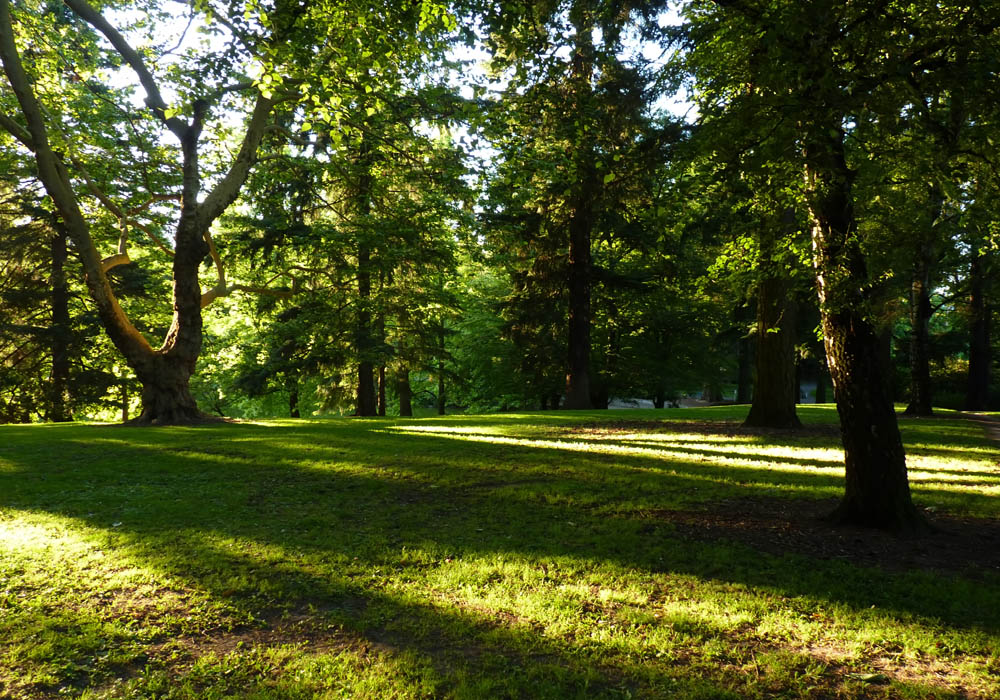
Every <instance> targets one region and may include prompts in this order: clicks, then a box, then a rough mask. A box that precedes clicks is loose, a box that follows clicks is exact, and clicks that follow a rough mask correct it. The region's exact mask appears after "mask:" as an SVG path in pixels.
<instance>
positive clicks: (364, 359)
mask: <svg viewBox="0 0 1000 700" xmlns="http://www.w3.org/2000/svg"><path fill="white" fill-rule="evenodd" d="M358 167H359V168H360V169H361V174H360V177H359V178H358V191H357V215H358V221H357V222H356V229H357V231H358V314H357V319H356V322H357V325H356V327H355V343H356V349H357V353H358V402H357V414H358V415H359V416H374V415H376V413H377V412H378V407H377V402H376V397H375V378H374V373H375V364H374V363H373V362H372V354H373V350H374V348H373V342H372V312H371V298H372V273H371V256H372V250H371V247H370V246H369V244H368V242H367V239H368V218H369V215H370V214H371V190H372V170H371V147H370V146H369V144H368V141H367V140H366V139H365V138H364V137H363V138H362V140H361V146H360V151H359V155H358Z"/></svg>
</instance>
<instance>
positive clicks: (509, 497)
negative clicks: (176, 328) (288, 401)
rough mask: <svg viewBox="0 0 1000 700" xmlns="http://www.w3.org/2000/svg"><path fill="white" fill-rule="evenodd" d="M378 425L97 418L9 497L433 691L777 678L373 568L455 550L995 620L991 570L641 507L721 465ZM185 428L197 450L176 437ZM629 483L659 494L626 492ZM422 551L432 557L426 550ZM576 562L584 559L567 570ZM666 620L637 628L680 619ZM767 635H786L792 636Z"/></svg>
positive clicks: (898, 611)
mask: <svg viewBox="0 0 1000 700" xmlns="http://www.w3.org/2000/svg"><path fill="white" fill-rule="evenodd" d="M379 427H380V426H377V425H373V426H372V427H371V429H366V430H359V428H358V426H357V424H351V425H350V427H349V429H348V428H346V427H343V428H342V427H341V426H337V425H333V426H332V427H328V428H327V429H325V430H324V429H322V428H316V427H314V428H313V429H306V430H304V429H294V430H284V429H281V428H279V429H275V430H278V431H280V434H281V436H282V437H283V438H285V440H286V442H284V443H278V442H277V441H276V440H275V439H274V435H275V434H274V432H273V430H269V429H266V428H257V427H254V426H226V427H221V428H213V429H211V430H210V431H205V429H198V430H196V431H195V432H191V431H172V432H173V435H172V436H171V435H170V434H169V433H166V432H156V431H147V432H142V433H140V432H139V431H136V432H135V433H131V432H130V434H129V436H128V437H127V438H119V437H118V435H114V434H111V433H108V432H105V431H102V430H95V431H94V433H93V435H92V436H88V439H87V440H85V441H80V440H78V439H76V438H74V439H71V440H67V441H64V442H62V443H60V444H58V445H50V446H49V447H50V450H51V449H55V450H57V451H62V452H63V457H62V458H59V459H34V458H28V459H25V458H22V460H21V461H20V462H12V464H13V469H8V470H6V471H2V472H0V505H3V506H6V507H10V508H14V509H19V510H22V511H40V512H47V513H58V514H61V515H63V516H65V517H68V518H71V519H74V520H77V521H79V522H81V523H84V524H87V525H89V526H91V527H93V528H98V529H100V528H106V529H107V530H106V532H107V537H108V542H109V543H110V544H111V545H112V546H113V547H114V548H115V549H116V550H118V551H120V552H123V553H124V554H125V555H126V556H127V557H131V558H135V559H138V560H140V561H143V562H145V563H146V564H148V565H149V566H152V567H154V568H156V569H158V570H161V571H163V572H166V573H168V574H170V575H171V576H175V577H177V578H179V579H181V580H184V581H186V582H188V583H189V585H191V586H194V587H196V588H198V589H199V590H201V591H204V592H205V593H206V594H207V595H208V596H209V597H210V598H211V599H212V600H216V601H223V602H224V605H225V606H226V607H227V608H230V609H231V610H232V612H233V618H234V619H253V620H256V621H257V623H255V624H259V625H263V627H264V628H266V629H279V628H280V627H281V624H282V623H281V620H283V619H284V618H285V617H286V616H292V617H294V616H303V615H305V616H308V617H310V618H312V617H315V618H316V619H318V620H320V621H321V622H326V623H330V624H335V625H339V626H340V628H341V629H342V630H346V631H347V633H348V636H351V638H352V639H355V640H356V639H360V638H363V639H365V640H368V641H369V642H373V643H376V644H377V645H380V646H382V647H384V648H386V649H389V650H391V652H392V653H393V654H401V653H403V652H408V653H414V654H416V655H417V656H419V657H420V658H421V659H424V660H425V661H426V662H427V663H428V664H429V668H430V669H431V670H430V671H428V673H431V675H432V676H433V683H434V684H436V685H435V688H436V689H435V694H438V695H456V696H461V695H466V696H469V697H474V696H475V694H476V693H477V692H480V693H481V692H483V691H484V690H486V691H489V692H486V695H494V696H496V695H497V694H508V695H512V696H518V695H520V696H532V697H541V696H543V693H540V692H533V691H537V690H539V689H542V690H544V691H545V694H548V695H550V696H551V697H574V696H587V697H595V696H602V695H604V696H612V695H615V694H616V693H621V692H624V691H636V692H638V694H641V695H658V694H664V693H667V692H674V691H676V692H677V694H678V695H680V696H689V697H693V696H696V695H697V694H698V693H699V692H700V693H702V694H703V695H704V696H706V697H721V696H723V695H724V693H725V692H734V693H736V695H744V694H745V693H746V692H748V691H750V690H753V692H754V694H757V693H759V692H760V689H759V688H756V687H755V686H753V685H752V684H751V685H746V684H747V683H748V681H744V680H740V675H739V664H740V663H742V662H743V661H744V660H745V659H744V658H743V657H741V656H739V654H737V653H736V652H734V653H733V655H732V656H731V658H728V659H725V658H724V659H722V660H721V661H719V663H718V664H717V665H715V666H713V664H711V663H706V662H705V659H702V658H700V657H698V654H697V653H695V652H694V651H692V652H691V656H690V658H674V659H666V660H664V659H656V658H655V656H652V655H653V654H654V653H655V646H649V647H643V648H644V649H646V651H645V652H643V653H647V652H648V653H649V654H650V655H651V656H650V657H649V658H647V657H645V656H642V657H640V658H632V657H630V656H629V655H628V654H625V655H623V654H621V653H619V652H617V651H616V644H617V643H616V642H615V641H614V637H613V635H612V636H611V637H609V638H608V639H606V640H603V641H594V640H593V639H576V638H561V637H559V636H558V635H556V636H552V635H548V634H542V632H541V631H540V630H539V629H537V628H536V626H535V624H534V623H532V621H531V619H530V617H529V618H525V619H523V620H522V619H518V618H517V615H516V612H515V613H511V612H508V613H506V616H505V615H498V614H497V612H496V611H493V612H490V611H488V610H487V612H481V611H477V610H475V609H470V608H468V607H467V606H466V605H462V604H457V605H451V604H448V603H447V602H443V603H440V604H435V603H431V602H428V600H429V599H432V598H433V595H430V593H429V598H426V597H425V598H422V599H415V598H414V597H413V594H412V593H406V592H396V593H393V592H392V591H389V590H386V589H385V588H384V586H385V585H386V581H387V580H389V578H390V577H388V576H384V577H382V576H379V575H377V574H375V575H373V574H372V572H373V571H375V572H378V571H379V570H391V572H392V576H393V577H399V576H402V577H404V578H405V577H406V576H407V574H408V572H412V575H413V577H414V578H416V577H418V576H423V575H426V572H428V571H432V572H434V573H435V577H434V579H433V586H435V587H436V590H438V594H439V595H442V594H443V595H446V591H447V589H448V585H450V584H449V583H448V582H449V581H450V580H451V578H450V574H449V568H452V567H453V565H454V566H455V567H457V566H459V565H461V563H462V561H463V559H466V558H468V559H475V560H484V559H487V558H490V557H500V558H503V557H509V558H512V559H515V560H518V561H521V562H528V563H529V564H531V565H537V566H543V567H545V568H546V573H545V575H544V576H542V577H541V578H536V579H535V580H534V585H536V586H538V587H540V588H541V589H542V590H544V591H548V592H549V593H551V595H552V596H559V595H564V592H562V589H561V586H565V585H572V584H575V583H577V582H578V581H579V580H580V579H581V577H582V578H583V579H586V574H585V573H581V572H586V571H588V570H593V571H594V572H595V573H594V575H595V576H597V577H598V578H599V577H600V575H603V573H605V572H607V571H608V570H609V569H608V567H611V569H613V570H615V571H620V570H629V571H631V572H634V575H635V576H638V577H639V578H640V579H641V580H643V581H645V582H646V583H647V584H648V585H650V586H652V587H655V586H657V585H664V584H663V583H659V582H669V581H670V580H672V577H674V576H676V575H681V576H694V577H697V578H698V579H701V580H703V581H714V582H717V583H718V584H719V585H722V586H723V587H726V586H733V585H735V586H738V587H745V586H749V587H752V588H754V589H761V590H766V591H780V592H781V593H782V594H783V595H786V596H794V597H796V598H798V599H800V604H801V605H803V606H807V607H808V606H816V607H822V606H823V605H824V604H826V603H827V602H829V603H835V604H840V605H846V606H849V607H850V608H852V609H853V610H855V611H856V612H857V614H859V615H861V616H869V615H870V616H872V619H878V616H888V617H890V618H893V619H900V620H903V621H905V622H909V623H913V624H915V625H918V626H919V625H930V626H933V625H936V624H938V621H939V620H940V621H943V622H944V623H945V624H947V625H950V626H952V627H956V628H967V629H970V630H981V631H983V632H985V633H988V634H994V635H995V634H996V633H997V631H998V630H1000V606H998V605H997V599H998V596H1000V591H998V584H997V579H996V578H992V579H987V580H986V581H985V582H984V580H982V579H981V578H978V577H977V578H976V579H968V578H965V577H963V576H958V575H950V576H937V575H934V574H930V573H923V572H919V571H918V572H912V571H911V572H900V571H887V570H883V569H879V568H875V567H872V568H858V567H856V566H854V565H852V564H851V563H850V562H844V561H837V560H832V561H828V560H825V559H824V558H823V556H822V554H821V553H813V554H814V555H815V556H808V557H803V555H802V554H799V555H798V556H797V557H795V556H793V557H788V556H782V555H780V554H778V553H775V554H774V555H769V554H767V553H766V552H767V550H766V549H764V550H763V551H764V552H765V553H764V554H762V553H761V552H762V550H761V548H758V547H754V546H753V544H752V543H751V544H749V545H748V544H743V543H740V542H739V541H738V540H739V538H729V537H725V536H721V540H722V541H720V540H719V539H716V538H711V537H710V538H698V539H696V538H694V537H693V536H692V533H691V532H690V531H689V530H685V528H684V526H683V523H678V522H670V521H668V520H667V519H665V518H663V517H662V515H661V514H657V513H655V512H650V511H649V509H648V507H647V505H646V504H648V503H649V502H651V501H655V500H656V495H657V494H658V493H667V492H684V491H688V490H690V489H693V488H697V487H698V486H700V485H702V484H703V483H704V482H703V480H702V479H701V478H699V477H703V474H702V473H701V472H703V471H704V469H705V467H704V466H694V467H692V466H691V465H685V464H683V463H682V462H680V461H677V462H670V463H669V464H663V462H664V461H665V460H656V459H650V458H647V457H642V458H638V457H632V456H628V455H612V456H611V457H612V461H609V459H606V457H608V456H607V455H602V456H601V457H600V458H595V457H593V456H589V455H586V454H582V453H579V452H570V451H567V450H560V449H558V448H546V450H550V451H551V459H552V460H553V461H554V462H555V463H556V464H557V465H558V463H559V462H564V463H565V464H566V465H567V466H566V467H565V468H557V469H555V470H553V464H552V463H551V462H549V461H547V460H546V461H543V462H542V463H541V464H540V465H539V466H538V467H536V468H533V469H524V468H519V466H518V465H521V464H532V463H536V462H538V452H539V448H537V447H528V446H517V445H503V446H500V447H498V446H490V445H488V444H476V445H463V446H462V448H461V450H458V451H456V450H455V441H454V439H453V438H448V437H445V436H442V435H435V434H423V435H419V436H414V435H398V434H396V435H393V434H390V433H386V432H385V431H382V432H379V433H378V434H376V435H371V434H368V435H366V434H365V433H366V431H367V432H370V430H374V429H376V428H379ZM178 438H180V439H181V443H180V445H181V446H179V447H177V448H170V444H171V440H178ZM41 453H44V451H40V454H41ZM442 456H445V457H446V458H447V460H448V462H447V463H442V461H441V460H442ZM6 458H7V459H8V460H10V455H7V456H6ZM483 460H486V461H485V462H484V461H483ZM303 465H310V466H303ZM715 469H718V470H720V471H725V468H724V467H715ZM740 473H741V474H742V473H743V472H740ZM762 474H765V475H766V476H767V477H768V479H769V481H768V484H769V485H771V486H775V487H778V486H781V485H782V484H783V483H786V482H783V481H782V479H781V477H782V475H780V474H779V475H775V474H774V473H773V472H770V473H768V472H766V470H765V471H764V472H762ZM811 476H812V478H821V477H820V475H811ZM822 479H823V481H824V482H825V481H826V478H825V477H822ZM55 482H58V488H53V484H54V483H55ZM729 488H730V493H731V494H733V495H737V494H739V495H743V496H746V495H756V496H757V497H762V496H764V495H765V494H768V493H771V492H772V491H771V488H769V487H762V486H758V485H748V486H740V487H737V486H730V487H729ZM643 490H644V492H643ZM629 492H634V493H642V496H641V498H639V499H638V500H637V499H636V498H635V496H634V494H633V496H632V499H631V500H624V501H622V502H616V499H618V498H619V497H624V496H625V495H627V494H628V493H629ZM116 523H120V524H119V525H118V526H117V527H114V528H112V525H114V524H116ZM730 539H732V540H733V541H725V540H730ZM234 546H235V547H241V546H242V547H246V549H247V552H246V553H239V552H236V551H234V550H233V548H232V547H234ZM407 551H410V552H414V551H417V552H422V553H423V554H422V555H421V556H418V557H416V558H413V557H411V556H410V555H407V554H406V552H407ZM560 569H571V570H572V573H570V574H567V575H565V576H562V575H560V574H559V573H558V572H559V570H560ZM466 575H467V576H469V577H471V580H464V581H462V582H461V585H468V586H473V587H476V586H480V587H482V588H483V590H484V591H487V590H489V587H490V586H491V585H494V584H495V583H496V582H495V581H493V580H491V579H490V578H489V577H490V576H493V575H495V572H493V573H490V574H489V575H487V576H486V578H484V579H482V580H480V579H479V578H477V577H479V576H480V574H478V573H476V571H475V570H474V569H470V570H469V571H468V572H466ZM498 575H500V576H501V577H502V576H503V574H502V573H500V574H498ZM525 575H526V574H525ZM597 583H598V584H599V583H600V581H597ZM667 585H669V584H667ZM566 600H567V601H568V602H567V604H568V605H570V606H571V607H572V606H576V607H575V608H574V609H573V610H571V612H570V614H571V615H576V616H579V615H586V614H590V613H588V611H587V607H586V606H587V604H590V605H594V604H595V601H590V600H589V599H587V597H586V596H585V595H584V596H579V595H577V596H575V597H574V596H569V597H568V598H566ZM873 609H874V611H873V612H867V611H870V610H873ZM602 614H603V610H602ZM510 616H512V617H510ZM664 624H667V623H655V624H654V623H650V626H649V627H648V628H647V629H646V630H640V629H636V630H632V631H630V633H635V634H639V633H640V632H641V633H646V632H649V630H659V631H660V632H664V628H663V625H664ZM668 626H670V625H668ZM675 628H676V625H675V624H674V625H672V626H671V627H670V629H669V630H666V632H667V633H669V634H673V633H675V632H677V630H676V629H675ZM719 629H723V628H721V627H720V628H719ZM706 630H707V631H705V632H704V633H702V632H699V633H698V634H699V635H700V636H698V635H696V636H695V637H693V639H694V641H692V642H691V644H692V645H697V644H706V643H708V642H709V641H711V642H713V643H718V644H724V643H727V644H729V645H730V646H732V644H733V643H734V642H733V636H732V634H731V630H729V631H725V633H724V634H723V633H720V632H719V630H714V631H713V630H712V629H710V628H706ZM213 633H218V631H214V632H213ZM235 633H236V634H243V633H246V630H244V629H242V628H237V629H236V630H235ZM681 633H683V631H682V632H681ZM279 636H280V635H279ZM265 637H266V635H265ZM263 638H264V637H261V639H263ZM753 643H754V644H757V643H758V642H753ZM350 644H354V642H350ZM759 644H760V645H761V647H762V648H763V647H767V648H773V649H780V648H783V647H782V643H781V642H779V641H775V640H772V641H771V642H770V643H766V641H759ZM768 644H770V646H768ZM807 657H808V654H805V655H804V656H803V659H806V658H807ZM716 666H717V667H716ZM514 677H516V678H517V679H518V680H512V678H514ZM476 679H478V680H476ZM476 684H478V685H476ZM483 684H492V688H491V689H490V688H485V686H484V685H483ZM480 696H484V695H480Z"/></svg>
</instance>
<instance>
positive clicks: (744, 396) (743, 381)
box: [658, 336, 753, 408]
mask: <svg viewBox="0 0 1000 700" xmlns="http://www.w3.org/2000/svg"><path fill="white" fill-rule="evenodd" d="M751 347H752V345H751V344H750V339H749V338H747V337H746V336H740V339H739V341H737V344H736V352H737V354H738V355H739V358H738V359H739V369H738V370H737V375H736V403H740V404H743V403H750V399H751V390H752V389H753V381H752V377H753V373H752V372H751V371H750V368H751V364H750V359H751V355H752V351H751V349H750V348H751ZM658 408H659V407H658Z"/></svg>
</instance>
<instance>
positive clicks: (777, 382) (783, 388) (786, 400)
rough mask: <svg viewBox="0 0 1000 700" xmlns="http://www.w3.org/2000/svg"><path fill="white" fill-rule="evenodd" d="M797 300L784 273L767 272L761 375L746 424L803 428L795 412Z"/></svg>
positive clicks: (762, 290)
mask: <svg viewBox="0 0 1000 700" xmlns="http://www.w3.org/2000/svg"><path fill="white" fill-rule="evenodd" d="M795 323H796V303H795V300H794V299H792V298H791V296H790V292H789V289H788V284H787V282H785V280H783V279H782V278H781V277H780V276H777V275H767V276H766V277H765V278H764V279H762V280H761V281H760V284H759V285H758V287H757V352H756V356H757V377H756V381H755V382H754V387H753V403H752V404H751V406H750V413H749V414H748V415H747V418H746V420H745V421H744V422H743V425H744V426H747V427H757V428H801V427H802V423H801V422H800V421H799V417H798V415H797V414H796V413H795V404H796V403H797V399H798V393H797V391H796V386H797V385H796V372H795V369H796V364H795Z"/></svg>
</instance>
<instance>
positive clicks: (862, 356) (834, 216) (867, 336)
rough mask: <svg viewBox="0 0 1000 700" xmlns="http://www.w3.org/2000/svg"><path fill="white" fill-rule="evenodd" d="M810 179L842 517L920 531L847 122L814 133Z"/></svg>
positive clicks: (808, 160)
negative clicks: (884, 352) (871, 291)
mask: <svg viewBox="0 0 1000 700" xmlns="http://www.w3.org/2000/svg"><path fill="white" fill-rule="evenodd" d="M807 136H808V139H809V140H808V141H807V142H806V143H807V147H806V151H805V155H806V176H807V185H808V197H809V209H810V214H811V217H812V226H811V237H812V246H813V258H814V266H815V269H816V286H817V291H818V295H819V306H820V313H821V316H822V326H823V336H824V341H825V347H826V355H827V358H828V364H829V367H830V376H831V379H832V380H833V391H834V397H835V399H836V402H837V412H838V413H839V414H840V433H841V439H842V441H843V444H844V464H845V468H846V469H845V471H846V474H845V476H846V478H845V490H844V498H843V500H842V501H841V503H840V506H839V507H838V508H837V510H836V511H835V512H834V514H833V518H834V520H835V521H836V522H840V523H851V524H856V525H863V526H870V527H879V528H885V529H891V530H895V531H898V532H919V531H923V530H926V528H927V525H926V522H925V521H924V519H923V517H922V516H921V514H920V513H919V512H918V511H917V509H916V507H915V506H914V505H913V502H912V500H911V498H910V486H909V481H908V478H907V473H906V456H905V453H904V451H903V443H902V439H901V438H900V435H899V427H898V425H897V423H896V413H895V410H894V407H893V403H892V397H891V396H890V395H889V394H888V392H887V391H886V386H887V385H886V382H885V380H884V372H885V371H886V368H885V367H883V366H882V363H881V362H880V357H879V340H878V336H877V334H876V331H875V327H874V325H873V323H872V321H871V318H870V315H869V314H868V313H866V311H868V306H869V300H868V298H867V288H868V279H867V269H866V263H865V259H864V255H863V253H862V251H861V247H860V244H859V241H858V238H857V224H856V221H855V218H854V204H853V194H852V192H851V189H852V184H853V182H852V181H853V174H852V172H851V171H850V169H849V168H848V167H847V162H846V158H845V154H844V140H843V138H844V137H843V133H842V132H841V131H840V130H839V122H838V123H837V124H834V125H823V124H820V125H815V126H814V127H813V130H812V133H808V134H807Z"/></svg>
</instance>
